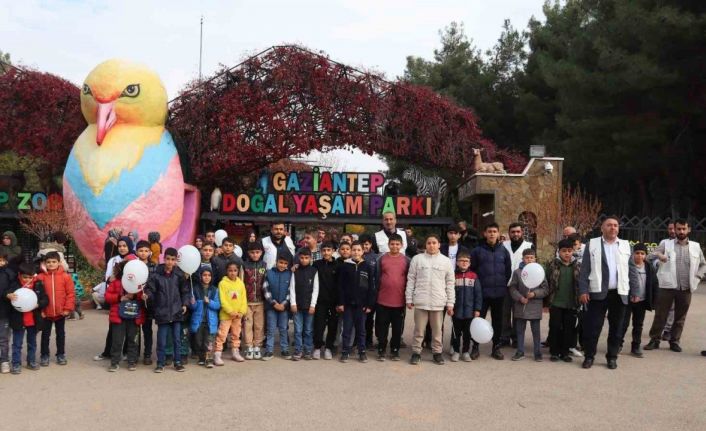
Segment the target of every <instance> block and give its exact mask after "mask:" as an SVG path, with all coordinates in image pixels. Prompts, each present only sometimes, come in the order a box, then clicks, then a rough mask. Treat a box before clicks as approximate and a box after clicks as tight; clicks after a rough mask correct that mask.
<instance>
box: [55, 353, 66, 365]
mask: <svg viewBox="0 0 706 431" xmlns="http://www.w3.org/2000/svg"><path fill="white" fill-rule="evenodd" d="M56 363H57V364H59V365H66V363H67V361H66V355H56Z"/></svg>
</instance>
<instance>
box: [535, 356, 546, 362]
mask: <svg viewBox="0 0 706 431" xmlns="http://www.w3.org/2000/svg"><path fill="white" fill-rule="evenodd" d="M542 361H544V358H543V357H542V355H534V362H542Z"/></svg>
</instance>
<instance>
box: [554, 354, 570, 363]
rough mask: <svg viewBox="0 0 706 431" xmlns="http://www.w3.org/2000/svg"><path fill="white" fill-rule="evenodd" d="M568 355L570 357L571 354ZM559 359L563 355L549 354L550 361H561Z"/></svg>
mask: <svg viewBox="0 0 706 431" xmlns="http://www.w3.org/2000/svg"><path fill="white" fill-rule="evenodd" d="M568 357H569V358H570V357H571V356H568ZM559 360H561V357H560V356H559V355H551V356H549V361H550V362H559Z"/></svg>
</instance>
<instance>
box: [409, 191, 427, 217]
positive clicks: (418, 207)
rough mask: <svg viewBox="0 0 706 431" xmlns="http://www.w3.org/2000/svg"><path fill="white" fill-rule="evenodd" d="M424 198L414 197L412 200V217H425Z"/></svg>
mask: <svg viewBox="0 0 706 431" xmlns="http://www.w3.org/2000/svg"><path fill="white" fill-rule="evenodd" d="M424 200H425V198H424V197H418V196H414V197H413V198H412V215H413V216H423V215H426V211H425V210H424Z"/></svg>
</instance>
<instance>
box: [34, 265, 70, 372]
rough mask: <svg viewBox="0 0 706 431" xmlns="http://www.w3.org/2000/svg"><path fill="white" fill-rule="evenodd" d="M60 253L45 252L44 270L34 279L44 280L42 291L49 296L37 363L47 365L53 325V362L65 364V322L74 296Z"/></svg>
mask: <svg viewBox="0 0 706 431" xmlns="http://www.w3.org/2000/svg"><path fill="white" fill-rule="evenodd" d="M60 262H61V258H60V256H59V253H57V252H55V251H50V252H49V253H47V254H46V255H44V266H45V267H46V272H43V273H41V274H39V275H37V280H39V281H41V282H42V283H44V290H45V292H46V293H47V296H48V297H49V305H48V306H47V307H46V308H44V316H45V319H46V323H45V326H44V329H43V331H42V347H41V353H40V354H41V356H40V358H39V365H41V366H42V367H48V366H49V338H50V337H51V329H52V325H53V326H54V327H55V328H56V362H57V363H58V364H59V365H66V352H65V351H64V346H65V343H66V331H65V330H64V325H65V323H66V317H67V316H69V315H71V313H73V311H74V307H75V306H76V304H75V297H76V294H75V292H74V282H73V280H72V279H71V276H70V275H69V274H67V273H65V272H64V269H63V268H62V267H61V263H60Z"/></svg>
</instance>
